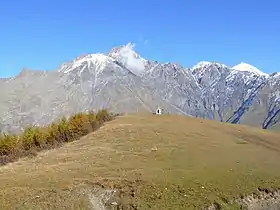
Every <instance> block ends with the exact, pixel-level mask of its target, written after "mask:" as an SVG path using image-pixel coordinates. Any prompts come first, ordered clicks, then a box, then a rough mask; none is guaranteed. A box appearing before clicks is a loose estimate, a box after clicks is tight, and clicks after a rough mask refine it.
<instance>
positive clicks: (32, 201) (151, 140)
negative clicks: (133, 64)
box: [0, 115, 280, 209]
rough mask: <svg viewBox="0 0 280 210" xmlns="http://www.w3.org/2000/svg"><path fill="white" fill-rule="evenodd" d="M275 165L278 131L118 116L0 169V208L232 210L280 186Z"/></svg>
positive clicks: (279, 150)
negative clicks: (251, 196)
mask: <svg viewBox="0 0 280 210" xmlns="http://www.w3.org/2000/svg"><path fill="white" fill-rule="evenodd" d="M279 160H280V135H279V133H276V132H272V131H267V130H261V129H256V128H250V127H247V126H239V125H231V124H222V123H218V122H215V121H209V120H201V119H195V118H188V117H183V116H168V115H163V116H156V115H127V116H120V117H117V119H115V120H113V121H111V122H107V123H105V125H104V126H102V127H101V128H100V129H98V130H97V131H95V132H93V133H90V134H89V135H87V136H84V137H82V138H81V139H80V140H79V141H74V142H70V143H67V144H65V145H64V146H63V147H59V148H56V149H53V150H49V151H43V152H41V153H39V154H38V155H37V157H34V158H25V159H21V160H20V161H18V162H14V163H10V164H8V165H5V166H3V167H0V192H1V197H0V209H106V208H108V209H203V208H205V207H207V206H209V205H210V204H213V203H216V205H217V206H220V207H221V208H222V209H237V208H238V205H237V204H235V203H231V202H230V201H231V200H232V199H233V198H239V197H240V196H245V195H248V194H251V193H254V192H258V188H269V189H273V188H280V167H279ZM101 201H103V203H105V205H103V204H102V203H101Z"/></svg>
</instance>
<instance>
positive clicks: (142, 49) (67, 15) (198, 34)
mask: <svg viewBox="0 0 280 210" xmlns="http://www.w3.org/2000/svg"><path fill="white" fill-rule="evenodd" d="M279 11H280V1H279V0H266V1H264V0H257V1H256V0H235V1H228V0H173V1H168V0H166V1H158V0H142V1H133V0H132V1H128V0H118V1H117V0H100V1H99V0H70V1H69V0H68V1H66V0H40V1H38V0H36V1H35V0H24V1H22V0H10V1H3V2H1V4H0V77H6V76H12V75H15V74H17V73H18V72H19V71H20V70H21V69H22V68H23V67H27V68H30V69H35V70H54V69H56V68H57V67H58V66H59V65H60V64H61V63H63V62H65V61H69V60H72V59H74V58H75V57H77V56H79V55H81V54H84V53H96V52H107V51H109V50H110V49H111V48H112V47H114V46H118V45H122V44H126V43H128V42H133V43H135V44H136V46H135V50H136V51H137V52H139V53H140V54H141V56H142V57H144V58H148V59H152V60H158V61H161V62H168V61H171V62H177V63H180V64H182V65H184V66H186V67H191V66H192V65H194V64H196V63H197V62H199V61H201V60H206V61H218V62H221V63H224V64H226V65H229V66H233V65H235V64H238V63H240V62H247V63H250V64H252V65H254V66H256V67H257V68H259V69H261V70H262V71H264V72H266V73H270V72H275V71H280V64H279V59H280V22H279V21H280V12H279Z"/></svg>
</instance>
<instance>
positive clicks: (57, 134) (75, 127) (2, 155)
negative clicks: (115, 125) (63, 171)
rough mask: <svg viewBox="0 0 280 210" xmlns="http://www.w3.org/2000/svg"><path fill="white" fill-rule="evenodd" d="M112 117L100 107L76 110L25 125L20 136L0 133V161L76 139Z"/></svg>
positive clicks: (10, 159)
mask: <svg viewBox="0 0 280 210" xmlns="http://www.w3.org/2000/svg"><path fill="white" fill-rule="evenodd" d="M113 118H114V116H113V115H112V114H110V113H109V112H108V111H107V110H100V111H98V112H97V113H95V112H88V113H77V114H74V115H72V116H70V117H69V118H68V119H67V118H66V117H63V118H61V119H60V120H58V121H57V122H54V123H52V124H50V125H47V126H42V127H38V126H33V127H27V128H25V129H24V131H23V132H22V133H21V134H19V135H12V134H9V135H8V134H1V135H0V164H6V163H7V162H10V161H14V160H16V159H17V158H19V157H22V156H26V155H29V153H30V154H32V155H33V153H34V151H40V150H42V149H47V148H53V147H55V146H58V145H61V144H62V143H64V142H71V141H75V140H77V139H79V138H80V137H82V136H84V135H86V134H88V133H90V132H93V131H95V130H96V129H97V128H99V127H100V126H101V125H102V124H103V123H104V122H107V121H110V120H112V119H113Z"/></svg>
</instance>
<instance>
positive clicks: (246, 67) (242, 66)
mask: <svg viewBox="0 0 280 210" xmlns="http://www.w3.org/2000/svg"><path fill="white" fill-rule="evenodd" d="M232 69H234V70H238V71H247V72H251V73H254V74H258V75H262V76H268V74H266V73H264V72H262V71H261V70H259V69H258V68H256V67H254V66H252V65H250V64H248V63H244V62H242V63H240V64H238V65H236V66H234V67H232Z"/></svg>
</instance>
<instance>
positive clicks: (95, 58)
mask: <svg viewBox="0 0 280 210" xmlns="http://www.w3.org/2000/svg"><path fill="white" fill-rule="evenodd" d="M113 61H114V60H113V58H111V57H109V56H107V55H104V54H101V53H96V54H89V55H82V56H79V57H77V58H75V59H74V60H73V61H71V62H68V63H64V64H63V65H62V66H61V67H60V68H59V69H58V71H59V72H63V73H69V72H71V71H73V70H74V69H77V68H79V67H81V70H83V69H84V68H85V67H88V68H89V67H90V66H91V65H94V66H96V67H97V68H98V69H102V68H104V67H105V66H106V64H108V63H110V62H113Z"/></svg>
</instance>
